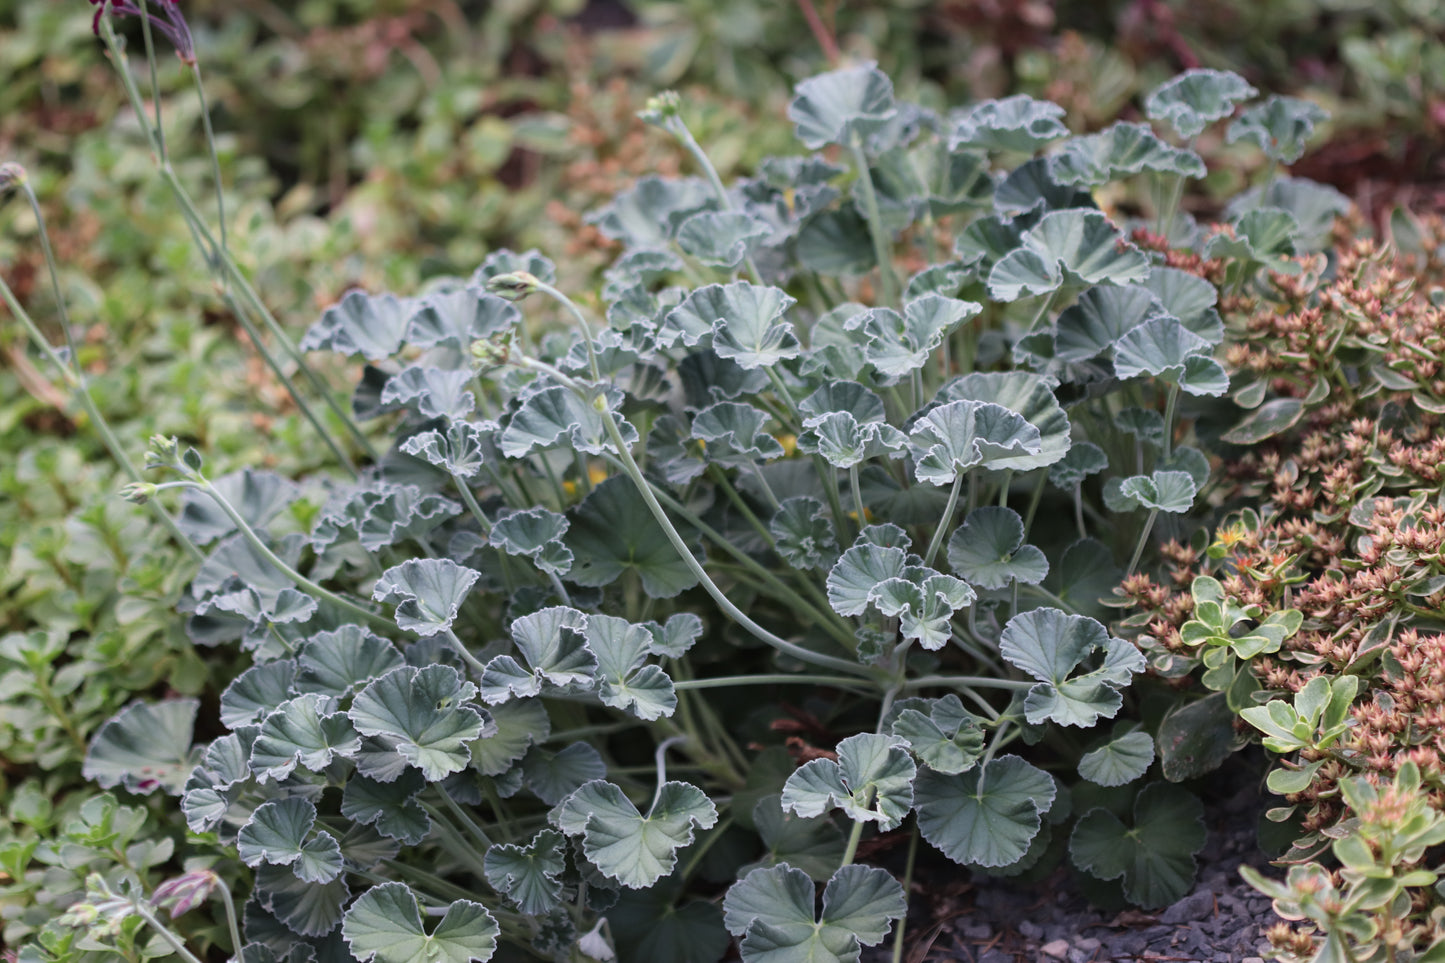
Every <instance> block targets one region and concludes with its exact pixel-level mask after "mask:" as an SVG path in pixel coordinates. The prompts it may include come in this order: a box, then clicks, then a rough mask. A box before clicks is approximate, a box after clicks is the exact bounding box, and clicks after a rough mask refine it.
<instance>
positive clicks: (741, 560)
mask: <svg viewBox="0 0 1445 963" xmlns="http://www.w3.org/2000/svg"><path fill="white" fill-rule="evenodd" d="M618 467H619V468H621V467H622V465H621V461H620V459H619V461H618ZM653 494H655V495H656V496H657V498H658V500H659V501H661V502H663V503H664V505H665V506H666V507H667V509H668V510H669V511H671V512H673V513H675V514H676V515H678V516H679V517H680V518H682V520H683V521H685V522H687V523H688V524H689V525H691V526H692V527H693V528H695V529H697V530H698V531H699V532H701V533H702V535H703V537H704V538H706V539H707V540H708V541H710V542H711V543H712V544H713V545H715V546H717V547H718V548H719V549H720V550H722V551H723V552H725V553H726V554H728V555H730V556H732V558H733V559H734V560H736V561H737V563H738V564H739V565H741V566H742V567H743V568H744V569H745V570H746V571H747V572H748V573H749V574H751V575H753V576H754V577H755V578H757V579H758V580H759V581H760V582H761V583H762V584H763V585H766V586H767V587H768V588H769V589H771V590H772V592H773V594H774V595H775V597H777V598H778V599H779V600H780V601H783V602H786V603H788V604H789V605H795V606H797V608H798V614H799V615H804V616H806V617H808V618H809V619H811V620H812V622H813V624H814V625H815V626H817V627H818V628H821V629H822V630H823V631H825V632H827V633H828V634H829V635H831V636H833V638H834V639H836V640H837V641H838V642H840V643H842V645H843V646H845V647H846V648H848V649H850V650H851V649H852V648H853V647H854V646H856V645H857V640H856V639H855V638H854V636H853V630H852V627H851V626H850V625H849V624H848V623H847V622H844V621H843V619H842V616H840V615H838V613H836V612H834V611H833V609H832V608H831V607H830V606H829V605H828V599H827V597H826V596H824V595H822V593H821V591H820V590H819V589H818V587H817V586H816V585H814V584H813V583H812V582H810V581H808V580H807V579H806V578H802V579H800V580H799V584H800V585H801V586H802V587H803V589H804V591H806V592H807V593H808V594H809V595H810V596H812V597H813V598H814V601H815V603H816V604H809V602H808V601H807V600H806V599H804V598H801V597H800V596H799V595H798V593H797V592H794V591H793V590H792V589H790V588H789V587H788V586H787V584H786V583H784V582H783V581H781V580H780V579H779V578H778V577H777V576H775V575H774V574H773V573H772V572H770V571H768V570H767V569H766V568H764V567H763V566H762V565H761V564H759V563H758V561H757V559H755V558H753V557H752V556H751V555H748V554H747V553H746V552H744V551H742V550H741V549H739V548H738V547H737V546H736V545H734V544H733V543H732V540H731V539H729V538H727V537H726V536H724V535H723V534H722V533H721V532H719V531H717V530H716V529H715V528H713V527H712V526H710V525H708V524H707V523H706V522H704V521H703V520H702V519H701V518H700V517H699V516H698V515H696V514H695V513H693V512H692V511H690V510H688V508H687V506H685V505H683V504H682V503H681V502H679V501H678V500H677V499H675V498H673V497H672V496H671V495H669V494H667V493H666V492H665V491H662V490H660V489H657V488H653Z"/></svg>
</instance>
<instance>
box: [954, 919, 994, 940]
mask: <svg viewBox="0 0 1445 963" xmlns="http://www.w3.org/2000/svg"><path fill="white" fill-rule="evenodd" d="M959 933H961V934H962V935H963V938H964V939H966V940H987V939H988V938H989V937H991V936H993V927H992V926H989V925H988V924H987V923H969V924H968V925H967V926H964V927H963V928H962V929H960V930H959Z"/></svg>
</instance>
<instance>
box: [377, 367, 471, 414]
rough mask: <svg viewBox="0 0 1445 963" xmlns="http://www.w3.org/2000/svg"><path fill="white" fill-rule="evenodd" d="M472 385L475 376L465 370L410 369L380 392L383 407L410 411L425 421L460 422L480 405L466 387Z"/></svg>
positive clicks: (391, 380) (397, 376) (393, 377)
mask: <svg viewBox="0 0 1445 963" xmlns="http://www.w3.org/2000/svg"><path fill="white" fill-rule="evenodd" d="M471 383H472V373H471V372H470V371H469V370H467V369H466V368H458V369H446V368H438V367H436V366H435V365H419V364H418V365H411V366H410V367H408V368H405V369H403V370H402V372H401V373H400V374H397V375H393V376H392V377H391V378H390V379H388V380H387V382H386V384H385V385H384V386H383V387H382V389H381V404H382V406H383V407H386V408H411V409H413V410H414V411H416V412H417V414H419V415H421V417H423V418H447V419H449V420H452V421H460V420H462V419H464V418H466V416H467V415H469V414H471V413H472V410H473V409H474V408H475V407H476V404H477V399H476V395H475V394H473V393H472V392H471V391H469V390H468V387H467V386H468V385H470V384H471Z"/></svg>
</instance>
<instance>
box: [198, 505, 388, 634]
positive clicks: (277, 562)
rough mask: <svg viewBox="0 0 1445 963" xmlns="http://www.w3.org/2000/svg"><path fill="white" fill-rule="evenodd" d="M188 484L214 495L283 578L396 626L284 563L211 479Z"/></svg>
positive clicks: (385, 625) (379, 623) (364, 615)
mask: <svg viewBox="0 0 1445 963" xmlns="http://www.w3.org/2000/svg"><path fill="white" fill-rule="evenodd" d="M184 484H185V485H186V486H187V487H191V488H195V489H196V490H198V491H202V492H205V493H206V494H207V495H210V496H211V499H212V500H213V501H215V503H216V505H217V506H219V507H220V509H221V511H222V512H224V513H225V515H226V517H227V518H229V519H230V520H231V522H232V523H233V524H234V525H235V526H236V530H237V531H238V532H240V533H241V536H242V537H243V538H244V539H245V540H246V542H247V543H248V544H249V545H250V546H251V547H252V548H253V549H255V550H256V552H257V554H259V555H260V556H261V557H262V558H264V559H265V560H266V561H267V562H270V563H271V565H273V566H275V568H276V570H277V571H278V572H280V573H281V574H282V575H285V576H286V577H287V578H289V579H291V581H293V582H295V583H296V584H297V585H299V586H301V587H302V588H304V589H306V590H307V591H309V592H311V593H313V594H315V595H319V596H320V597H322V598H324V599H326V600H327V601H328V602H330V603H331V604H333V605H335V606H337V607H338V608H341V609H344V610H346V611H347V612H350V613H351V614H353V615H356V616H359V617H361V618H363V619H366V620H367V621H368V622H371V623H372V624H373V625H377V626H381V627H383V628H386V629H392V628H395V627H396V625H395V623H394V622H392V620H391V619H389V618H387V617H386V616H384V615H379V614H377V613H376V612H372V611H369V610H367V609H365V608H362V607H361V606H360V605H357V604H356V603H355V602H353V601H351V600H350V599H348V598H345V597H344V596H341V595H337V594H336V593H335V592H333V591H331V590H330V589H328V588H324V587H322V586H321V585H320V584H318V583H316V582H313V581H312V580H311V579H309V578H307V577H306V576H304V575H302V574H301V573H300V572H298V571H296V570H295V569H294V568H292V567H291V566H290V565H287V564H286V563H285V562H284V561H282V560H281V557H280V556H278V555H277V554H276V553H275V552H273V551H271V547H270V546H269V545H267V544H266V543H265V542H264V541H262V539H261V536H260V535H258V534H256V530H255V529H254V528H252V527H251V525H250V523H248V522H247V521H246V520H245V519H244V518H242V517H241V513H240V512H238V511H236V509H235V508H234V507H233V506H232V505H231V503H230V502H229V501H227V499H226V496H224V495H222V494H221V493H220V492H219V491H218V490H217V489H216V487H215V486H214V485H212V484H211V482H210V481H209V480H208V479H206V478H204V477H199V478H198V479H197V480H187V481H186V482H185V483H184Z"/></svg>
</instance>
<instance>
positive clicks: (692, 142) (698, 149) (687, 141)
mask: <svg viewBox="0 0 1445 963" xmlns="http://www.w3.org/2000/svg"><path fill="white" fill-rule="evenodd" d="M664 127H665V129H666V130H667V132H668V133H670V134H672V136H674V137H676V138H677V140H678V142H679V143H680V144H682V146H683V147H684V148H686V149H687V152H688V153H689V154H691V155H692V159H693V160H695V161H696V162H697V166H698V167H700V168H701V169H702V172H703V176H705V177H706V178H707V182H708V184H710V185H711V186H712V192H713V194H714V195H716V196H717V199H718V203H719V204H721V205H722V209H723V210H725V211H731V210H733V201H732V198H731V197H729V196H728V191H727V188H726V187H724V186H723V182H722V178H721V177H719V176H718V173H717V168H716V167H714V166H713V164H712V160H711V159H710V158H709V157H708V156H707V151H705V150H703V149H702V145H701V144H699V143H698V142H697V138H696V137H693V136H692V131H691V130H689V129H688V126H687V124H685V123H683V120H682V118H681V117H679V116H677V115H676V114H674V115H673V116H671V117H669V118H668V120H667V123H666V124H665V125H664ZM743 266H744V267H746V268H747V269H748V277H750V278H752V281H753V283H754V284H762V283H763V276H762V275H761V274H760V273H758V266H757V264H755V263H754V262H753V256H752V254H750V253H749V254H744V255H743Z"/></svg>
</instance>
